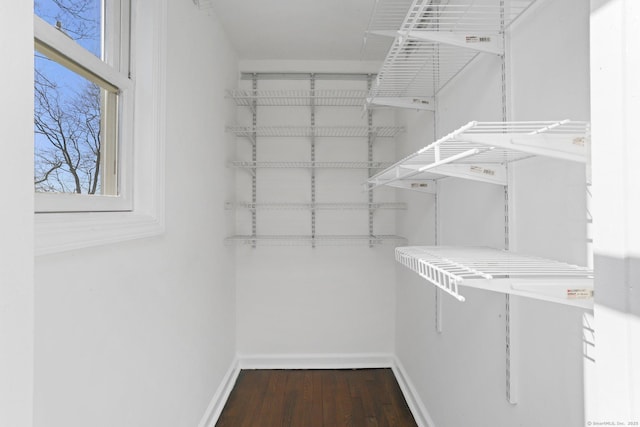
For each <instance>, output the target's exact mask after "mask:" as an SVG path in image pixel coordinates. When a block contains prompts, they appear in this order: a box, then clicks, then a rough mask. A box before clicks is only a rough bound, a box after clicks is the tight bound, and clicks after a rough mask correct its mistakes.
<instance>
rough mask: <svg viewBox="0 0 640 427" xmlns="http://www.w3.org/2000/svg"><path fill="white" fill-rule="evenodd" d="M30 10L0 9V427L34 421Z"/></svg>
mask: <svg viewBox="0 0 640 427" xmlns="http://www.w3.org/2000/svg"><path fill="white" fill-rule="evenodd" d="M32 49H33V6H32V4H31V3H30V2H1V3H0V58H2V67H0V78H1V79H2V81H3V82H6V84H5V85H4V86H5V87H4V88H3V95H2V99H1V100H0V129H1V134H0V149H1V150H2V157H3V159H4V160H5V161H4V162H3V167H2V168H0V182H3V183H4V185H3V189H4V190H3V194H2V207H1V208H0V236H1V237H0V425H2V426H30V425H31V423H32V419H33V184H32V182H33V181H32V179H33V89H32V88H33V54H32Z"/></svg>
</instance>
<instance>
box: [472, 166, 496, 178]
mask: <svg viewBox="0 0 640 427" xmlns="http://www.w3.org/2000/svg"><path fill="white" fill-rule="evenodd" d="M469 171H471V172H473V173H477V174H481V175H490V176H494V175H495V174H496V171H494V170H493V169H487V168H483V167H482V166H473V165H472V166H469Z"/></svg>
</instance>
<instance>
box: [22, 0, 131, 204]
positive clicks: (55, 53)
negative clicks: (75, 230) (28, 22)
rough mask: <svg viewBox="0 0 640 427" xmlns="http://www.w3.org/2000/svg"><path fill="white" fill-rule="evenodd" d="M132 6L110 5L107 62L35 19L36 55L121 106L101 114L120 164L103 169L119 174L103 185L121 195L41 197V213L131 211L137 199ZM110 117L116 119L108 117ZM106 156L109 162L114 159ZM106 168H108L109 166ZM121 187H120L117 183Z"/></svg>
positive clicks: (107, 142)
mask: <svg viewBox="0 0 640 427" xmlns="http://www.w3.org/2000/svg"><path fill="white" fill-rule="evenodd" d="M130 1H131V0H112V1H108V2H104V4H103V9H104V15H103V20H104V21H106V22H107V25H108V28H107V29H105V28H104V25H103V30H102V31H101V33H102V34H103V40H102V42H101V44H102V46H103V48H102V52H103V58H99V57H97V56H95V55H94V54H93V53H91V52H90V51H88V50H86V49H85V48H84V47H82V46H80V44H79V43H77V42H76V41H75V40H73V39H72V38H70V37H68V36H67V35H66V34H65V33H64V32H62V31H60V30H59V29H57V28H56V27H54V26H53V25H51V24H49V23H48V22H46V21H45V20H44V19H42V18H41V17H39V16H38V15H37V14H34V47H35V51H36V52H39V53H41V54H43V55H45V56H46V57H47V58H49V59H50V60H52V61H54V62H56V63H58V64H59V65H61V66H63V67H65V68H67V69H68V70H70V71H72V72H74V73H76V74H78V75H80V76H81V77H83V78H85V79H87V80H88V81H91V82H93V83H95V84H97V85H98V86H99V87H101V88H108V89H109V90H111V91H112V92H114V93H115V94H116V95H117V104H116V105H115V106H113V107H112V106H111V105H109V106H107V105H106V104H107V103H105V107H107V108H109V110H107V108H105V109H104V110H103V111H101V115H102V117H105V115H106V116H113V113H115V117H109V118H108V119H107V120H106V123H105V122H103V123H102V124H101V126H103V127H104V129H103V131H104V132H103V141H102V147H101V150H104V151H103V153H105V154H107V153H110V154H111V156H112V158H111V159H113V157H114V156H115V160H116V161H115V162H114V163H113V166H112V167H111V168H103V169H102V171H103V173H104V174H105V175H107V174H108V173H109V172H111V173H112V174H113V173H115V172H116V171H117V173H115V180H106V179H105V180H103V183H102V184H103V188H104V186H105V185H108V184H107V183H109V184H110V186H112V187H115V190H116V191H115V192H114V193H116V194H114V195H103V194H95V195H89V194H76V193H47V192H35V199H34V202H35V212H36V213H37V214H41V213H51V212H100V211H131V210H132V208H133V199H132V182H131V175H132V162H131V157H132V155H133V150H132V147H133V129H132V127H133V110H134V100H133V98H134V96H133V92H134V84H133V81H132V80H131V78H130V77H131V74H130V64H129V62H130V61H129V59H130V40H131V38H130V35H131V31H132V30H133V29H132V28H131V25H130V24H131V17H130V10H131V6H130ZM106 111H110V112H111V114H107V112H106ZM108 158H109V156H108V155H104V156H103V162H105V160H106V159H108ZM105 163H106V162H105ZM114 181H115V182H114Z"/></svg>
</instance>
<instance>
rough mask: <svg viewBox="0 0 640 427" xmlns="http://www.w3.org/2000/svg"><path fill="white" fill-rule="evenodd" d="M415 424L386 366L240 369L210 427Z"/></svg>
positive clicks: (326, 426)
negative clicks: (218, 413) (353, 368)
mask: <svg viewBox="0 0 640 427" xmlns="http://www.w3.org/2000/svg"><path fill="white" fill-rule="evenodd" d="M227 426H233V427H271V426H274V427H275V426H277V427H284V426H292V427H316V426H317V427H321V426H322V427H328V426H335V427H342V426H350V427H351V426H354V427H357V426H367V427H368V426H371V427H382V426H388V427H391V426H398V427H405V426H406V427H410V426H416V427H417V424H416V422H415V421H414V419H413V417H412V415H411V412H410V411H409V407H408V406H407V403H406V401H405V400H404V397H403V396H402V393H401V391H400V387H399V386H398V383H397V381H396V379H395V377H394V375H393V372H392V371H391V369H357V370H352V369H351V370H349V369H344V370H342V369H340V370H329V369H326V370H324V369H323V370H243V371H241V372H240V375H239V377H238V380H237V382H236V384H235V386H234V388H233V391H232V392H231V395H230V396H229V400H228V401H227V403H226V405H225V407H224V409H223V411H222V414H221V416H220V418H219V419H218V423H217V424H216V427H227Z"/></svg>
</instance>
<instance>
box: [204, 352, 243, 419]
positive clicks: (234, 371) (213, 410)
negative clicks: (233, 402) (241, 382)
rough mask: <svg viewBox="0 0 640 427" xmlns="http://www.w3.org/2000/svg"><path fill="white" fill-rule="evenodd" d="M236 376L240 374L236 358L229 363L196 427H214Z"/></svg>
mask: <svg viewBox="0 0 640 427" xmlns="http://www.w3.org/2000/svg"><path fill="white" fill-rule="evenodd" d="M238 374H240V364H239V363H238V359H237V358H236V359H234V360H233V362H231V366H230V367H229V370H228V371H227V373H226V374H225V376H224V378H222V382H221V383H220V386H218V389H217V390H216V392H215V393H214V395H213V398H212V399H211V402H210V403H209V406H208V407H207V410H206V412H205V413H204V416H203V417H202V419H201V420H200V423H199V424H198V427H214V426H215V425H216V422H217V421H218V418H219V417H220V414H221V413H222V409H223V408H224V405H225V403H227V399H228V398H229V395H230V394H231V390H233V386H234V385H235V384H236V380H237V379H238Z"/></svg>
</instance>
